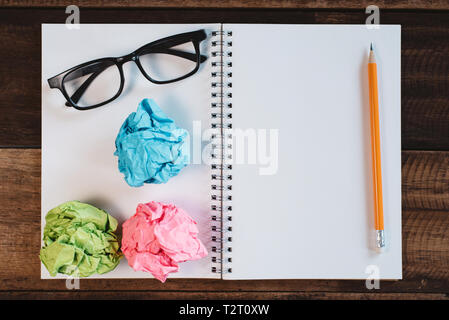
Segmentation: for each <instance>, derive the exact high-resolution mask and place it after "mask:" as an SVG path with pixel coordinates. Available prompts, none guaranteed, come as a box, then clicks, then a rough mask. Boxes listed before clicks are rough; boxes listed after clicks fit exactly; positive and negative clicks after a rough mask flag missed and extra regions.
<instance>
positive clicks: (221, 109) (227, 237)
mask: <svg viewBox="0 0 449 320" xmlns="http://www.w3.org/2000/svg"><path fill="white" fill-rule="evenodd" d="M211 47H212V50H211V67H212V71H211V77H212V79H213V80H212V82H211V129H212V136H211V160H212V161H211V180H212V185H211V223H212V225H211V230H212V238H211V241H212V243H213V245H212V248H211V251H212V254H211V261H212V270H211V271H212V272H213V273H220V274H222V275H223V274H224V273H231V272H232V267H231V263H232V164H229V163H227V162H229V161H228V160H231V159H232V143H228V141H232V133H229V132H228V130H229V129H232V101H231V98H232V92H231V89H232V81H231V80H232V79H231V78H232V71H231V70H232V69H231V68H232V31H223V30H217V31H212V34H211ZM230 139H231V140H230Z"/></svg>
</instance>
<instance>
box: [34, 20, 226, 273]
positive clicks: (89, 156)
mask: <svg viewBox="0 0 449 320" xmlns="http://www.w3.org/2000/svg"><path fill="white" fill-rule="evenodd" d="M219 27H220V25H219V24H216V25H214V24H206V25H204V24H203V25H199V24H191V25H190V24H81V25H80V29H78V30H76V29H74V30H69V29H67V28H66V25H64V24H59V25H54V24H51V25H49V24H45V25H42V209H41V210H42V229H43V228H44V226H45V215H46V213H47V212H48V211H49V210H50V209H52V208H54V207H56V206H58V205H60V204H61V203H63V202H66V201H69V200H79V201H82V202H87V203H90V204H92V205H94V206H96V207H99V208H101V209H104V210H106V211H107V212H108V213H109V214H111V215H112V216H113V217H115V218H116V219H117V220H118V221H119V228H120V229H121V225H122V223H123V222H124V221H125V220H126V219H128V218H130V217H131V216H132V215H133V214H134V213H135V210H136V207H137V204H138V203H146V202H149V201H160V202H165V203H173V204H175V205H177V206H179V207H181V208H183V209H184V210H186V211H187V212H188V213H189V214H190V215H191V216H192V217H193V218H194V220H195V221H197V223H198V225H197V226H198V229H199V231H200V234H199V236H200V239H201V240H202V241H203V243H204V244H205V245H206V247H207V248H208V252H209V253H211V246H212V244H213V243H212V241H211V233H210V229H211V225H210V211H209V209H210V170H209V166H208V165H207V164H205V163H203V164H193V163H192V164H191V165H189V166H187V167H185V168H184V169H182V171H181V172H180V173H179V175H178V176H176V177H173V178H172V179H170V180H169V181H168V182H167V183H165V184H146V185H145V186H142V187H139V188H133V187H130V186H128V185H127V184H126V182H125V180H124V178H123V174H122V173H120V172H119V170H118V167H117V162H118V160H117V157H116V156H114V155H113V153H114V151H115V138H116V136H117V133H118V132H119V129H120V126H121V125H122V123H123V121H124V120H125V119H126V117H127V116H128V115H129V114H130V113H131V112H134V111H136V109H137V105H138V104H139V102H140V101H141V100H142V99H144V98H153V99H154V100H155V101H156V103H157V104H158V105H159V106H160V107H161V109H162V110H163V111H164V112H165V113H166V114H167V116H168V117H170V118H172V119H173V120H175V122H176V124H177V125H178V126H180V127H182V128H185V129H187V130H188V131H189V133H190V135H191V137H192V130H193V122H194V121H198V122H197V123H199V124H201V127H202V130H206V129H208V128H210V113H209V112H208V111H209V110H210V86H211V84H210V83H211V78H210V73H211V64H210V60H207V61H206V62H205V63H202V64H201V67H200V69H199V71H198V72H197V73H196V74H194V75H193V76H191V77H189V78H187V79H184V80H182V81H179V82H175V83H171V84H166V85H156V84H153V83H151V82H150V81H148V80H147V79H146V78H144V76H143V75H142V74H141V73H140V71H139V70H138V68H137V66H136V65H135V64H134V63H132V62H129V63H126V64H125V65H124V75H125V87H124V90H123V93H122V95H121V96H120V97H119V98H118V99H117V100H114V101H113V102H111V103H109V104H107V105H105V106H102V107H100V108H97V109H93V110H88V111H78V110H75V109H74V108H67V107H65V106H64V103H65V99H64V97H63V96H62V94H61V93H60V92H59V91H58V90H56V89H50V88H49V86H48V83H47V79H48V78H50V77H52V76H54V75H56V74H58V73H60V72H62V71H64V70H67V69H69V68H71V67H73V66H76V65H78V64H81V63H83V62H87V61H90V60H93V59H98V58H103V57H111V56H112V57H114V56H121V55H125V54H128V53H130V52H133V51H134V50H136V49H137V48H139V47H140V46H142V45H144V44H146V43H149V42H151V41H154V40H157V39H161V38H164V37H167V36H171V35H175V34H178V33H183V32H189V31H195V30H198V29H205V30H206V32H207V34H208V35H209V34H210V33H211V31H212V30H217V29H218V28H219ZM201 52H202V53H203V54H205V55H207V56H210V38H208V39H206V40H204V41H203V42H202V43H201ZM192 149H193V141H191V151H192ZM192 156H193V153H192ZM192 159H193V158H191V160H192ZM118 234H119V235H121V230H118ZM58 277H59V278H63V277H65V276H63V275H58ZM151 277H152V276H151V274H149V273H146V272H142V271H138V272H135V271H134V270H133V269H132V268H131V267H129V266H128V263H127V261H126V258H123V259H122V261H121V263H120V265H119V266H117V268H116V269H115V270H113V271H111V272H109V273H106V274H103V275H93V276H91V277H89V278H151ZM217 277H219V275H218V274H213V273H212V272H211V260H210V256H208V257H204V258H203V259H200V260H196V261H189V262H185V263H181V264H180V269H179V272H178V273H171V274H170V275H169V279H170V278H217ZM41 278H43V279H48V278H52V277H51V276H50V275H49V274H48V271H47V269H46V268H45V267H44V266H43V265H42V266H41Z"/></svg>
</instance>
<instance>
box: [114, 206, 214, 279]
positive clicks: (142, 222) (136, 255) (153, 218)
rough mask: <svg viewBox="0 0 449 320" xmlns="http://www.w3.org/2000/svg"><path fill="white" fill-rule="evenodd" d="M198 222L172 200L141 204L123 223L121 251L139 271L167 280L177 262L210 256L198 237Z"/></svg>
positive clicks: (176, 269) (174, 270) (176, 266)
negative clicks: (171, 201) (170, 202)
mask: <svg viewBox="0 0 449 320" xmlns="http://www.w3.org/2000/svg"><path fill="white" fill-rule="evenodd" d="M197 235H198V228H197V227H196V222H195V221H194V220H193V219H192V218H191V217H190V216H189V215H188V214H187V213H186V212H185V211H184V210H182V209H180V208H177V207H176V206H174V205H172V204H163V203H160V202H155V201H152V202H149V203H146V204H139V205H138V206H137V209H136V213H135V214H134V215H133V216H132V217H131V218H129V219H128V220H127V221H126V222H125V223H124V224H123V237H122V252H123V254H124V255H125V256H126V258H127V259H128V264H129V265H130V266H131V267H132V268H133V269H134V270H136V271H146V272H150V273H151V274H152V275H153V276H154V277H155V278H157V279H159V280H160V281H161V282H165V280H166V279H167V275H168V274H169V273H170V272H177V271H178V269H179V266H178V263H179V262H185V261H188V260H197V259H201V258H203V257H205V256H207V250H206V247H205V246H204V245H203V243H202V242H201V240H200V239H198V238H197Z"/></svg>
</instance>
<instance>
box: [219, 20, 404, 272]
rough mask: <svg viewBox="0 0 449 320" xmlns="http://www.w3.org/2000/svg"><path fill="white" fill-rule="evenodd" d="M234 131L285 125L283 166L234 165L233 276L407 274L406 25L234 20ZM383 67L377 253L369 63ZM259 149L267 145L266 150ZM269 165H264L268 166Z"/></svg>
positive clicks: (380, 73)
mask: <svg viewBox="0 0 449 320" xmlns="http://www.w3.org/2000/svg"><path fill="white" fill-rule="evenodd" d="M224 30H229V31H232V60H233V65H232V98H231V99H232V102H233V109H232V112H233V117H232V119H233V128H240V129H244V130H245V129H267V130H268V129H278V134H279V140H278V141H279V144H278V146H279V158H278V170H277V172H276V173H275V174H273V175H260V174H259V168H260V167H267V166H266V165H258V164H255V165H254V164H253V165H250V164H236V163H234V166H233V170H232V174H233V180H232V181H233V183H232V184H233V194H232V210H233V222H232V226H233V232H232V243H231V245H232V264H230V266H232V273H227V274H225V276H224V277H225V278H226V279H270V278H273V279H282V278H310V279H365V278H367V277H368V276H369V275H370V274H371V275H372V274H373V272H374V275H375V274H376V273H377V274H378V275H379V276H380V278H382V279H400V278H401V277H402V261H401V87H400V70H401V66H400V61H401V60H400V54H401V45H400V40H401V38H400V37H401V34H400V32H401V31H400V30H401V29H400V26H390V25H382V26H381V27H380V28H379V29H368V28H367V26H362V25H332V26H330V25H232V24H226V25H224ZM371 41H372V42H373V43H374V46H375V53H376V58H377V63H378V78H379V99H380V110H381V111H380V112H381V113H380V122H381V143H382V175H383V192H384V194H383V195H384V215H385V228H386V231H385V232H386V237H387V248H386V250H385V252H384V253H381V254H379V253H377V252H376V251H375V250H374V244H375V237H374V226H373V224H374V214H373V188H372V172H371V151H370V150H371V145H370V126H369V100H368V75H367V58H368V53H369V46H370V42H371ZM257 147H258V148H259V145H258V146H257ZM258 160H259V159H258Z"/></svg>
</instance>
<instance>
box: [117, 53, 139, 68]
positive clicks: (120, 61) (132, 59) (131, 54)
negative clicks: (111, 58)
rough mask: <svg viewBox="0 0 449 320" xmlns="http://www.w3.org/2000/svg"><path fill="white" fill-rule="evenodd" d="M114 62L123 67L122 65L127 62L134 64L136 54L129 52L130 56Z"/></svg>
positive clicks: (119, 58)
mask: <svg viewBox="0 0 449 320" xmlns="http://www.w3.org/2000/svg"><path fill="white" fill-rule="evenodd" d="M115 61H116V62H117V63H118V64H120V65H123V64H124V63H126V62H129V61H134V62H136V61H137V54H136V53H135V52H131V53H130V54H127V55H125V56H122V57H118V58H116V60H115Z"/></svg>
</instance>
